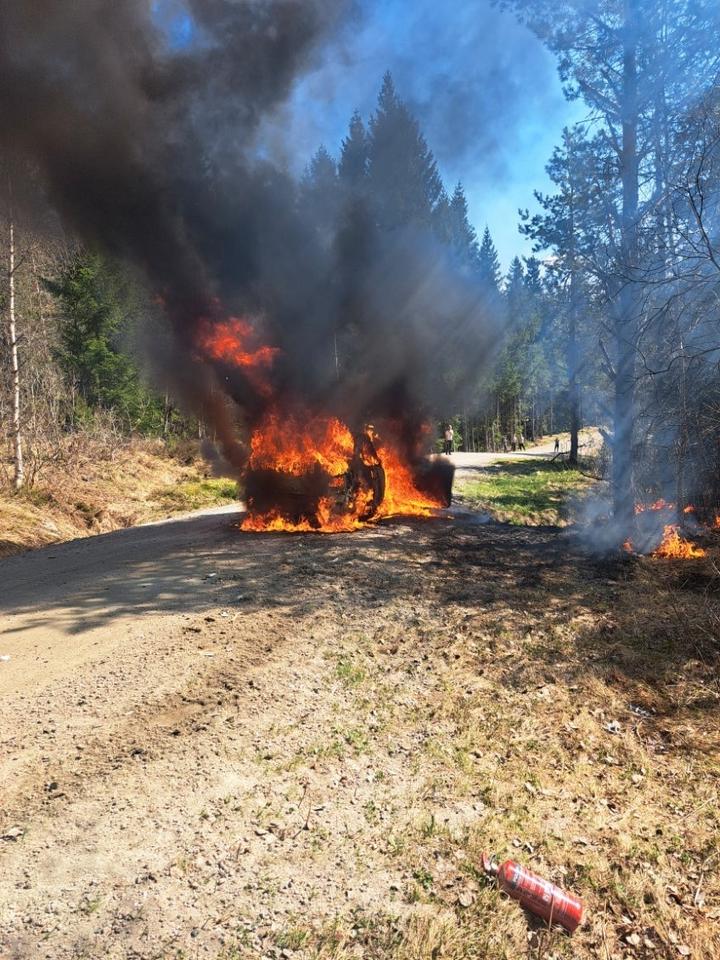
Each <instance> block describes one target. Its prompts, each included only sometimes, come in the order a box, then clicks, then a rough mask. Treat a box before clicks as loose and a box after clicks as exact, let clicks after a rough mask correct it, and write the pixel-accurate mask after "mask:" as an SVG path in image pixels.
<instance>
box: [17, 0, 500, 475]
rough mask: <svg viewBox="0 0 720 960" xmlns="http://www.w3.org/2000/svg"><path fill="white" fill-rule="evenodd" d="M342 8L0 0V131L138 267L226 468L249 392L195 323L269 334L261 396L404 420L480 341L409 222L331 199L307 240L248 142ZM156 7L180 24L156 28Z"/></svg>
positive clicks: (445, 270) (98, 237) (164, 364)
mask: <svg viewBox="0 0 720 960" xmlns="http://www.w3.org/2000/svg"><path fill="white" fill-rule="evenodd" d="M354 15H355V12H354V10H353V8H352V6H351V4H350V3H349V2H338V0H302V2H298V0H248V2H238V0H185V3H184V4H183V3H180V2H179V0H177V2H173V0H166V2H162V3H155V4H151V3H149V2H148V0H124V2H122V3H117V2H116V0H85V2H83V3H82V4H58V3H57V2H56V0H33V2H32V3H12V2H3V3H2V4H0V90H1V91H2V94H1V100H2V106H3V110H2V116H3V122H2V128H1V129H0V138H1V143H0V148H1V149H2V150H3V151H4V153H5V154H6V155H8V156H11V157H19V158H22V159H25V160H29V161H30V162H31V163H32V165H33V167H34V168H36V169H37V170H38V171H39V175H40V177H41V178H42V181H43V182H44V186H45V189H46V191H47V195H48V197H49V198H50V201H51V203H52V204H53V206H54V207H55V208H56V209H57V211H58V212H59V214H60V215H61V217H62V218H63V220H64V222H65V223H66V224H67V225H68V227H69V228H70V229H71V230H72V231H73V232H75V233H76V234H77V235H78V236H80V237H81V238H82V240H83V241H84V242H86V243H88V244H91V245H94V246H96V247H99V248H101V249H104V250H106V251H107V252H108V253H110V254H111V255H113V256H116V257H120V258H122V259H123V260H125V261H127V262H129V263H131V264H133V265H134V266H136V267H139V268H140V269H141V270H142V272H143V274H144V275H145V277H146V278H147V281H148V286H149V289H150V290H151V291H152V292H153V293H154V294H155V295H157V296H158V297H160V298H161V299H162V302H163V304H164V307H165V310H166V312H167V315H168V317H169V319H170V322H171V327H172V331H173V337H172V345H171V347H170V348H169V350H168V348H167V344H166V342H165V341H163V344H164V346H163V351H164V353H163V355H162V356H161V355H160V351H156V354H157V355H156V356H155V357H154V360H155V363H156V365H157V367H158V369H159V371H160V372H161V374H162V377H163V380H164V382H166V383H167V382H170V383H171V384H172V388H173V390H174V391H175V392H176V393H177V394H179V395H180V396H181V397H182V398H183V400H184V402H185V403H186V405H187V406H188V407H189V408H190V409H192V410H193V411H195V412H196V413H200V414H202V416H203V417H204V418H205V419H208V420H210V421H211V422H212V424H213V427H214V430H215V432H216V434H217V435H218V437H219V438H220V440H221V445H222V452H223V456H224V458H225V460H226V461H228V462H230V463H231V464H232V465H233V468H234V469H235V470H239V469H242V465H243V463H244V460H245V456H246V454H245V450H244V447H243V446H242V444H240V443H239V442H238V439H237V437H238V420H239V419H244V420H245V424H246V425H248V424H252V423H253V422H254V421H255V420H256V419H257V418H258V417H259V416H260V415H261V414H262V412H263V407H264V405H265V403H266V393H265V392H264V391H263V390H258V385H257V382H256V381H255V380H253V378H249V377H248V376H247V373H246V371H243V370H242V369H238V368H237V367H236V366H233V365H231V364H228V363H227V362H226V360H225V359H223V358H222V357H211V358H208V357H207V356H201V354H200V352H199V351H198V346H197V344H198V332H199V331H200V330H201V329H202V328H203V325H207V324H211V325H212V324H217V323H220V322H223V321H224V320H225V319H226V318H227V317H229V316H238V317H252V318H253V323H254V324H255V326H256V327H257V328H258V331H257V332H258V337H260V336H261V337H262V339H263V341H264V342H266V343H270V344H272V345H273V346H274V347H276V348H277V349H278V353H277V361H276V362H275V363H273V365H272V370H271V371H270V372H269V373H268V376H271V378H272V391H273V396H279V397H286V398H288V402H289V403H290V402H291V403H295V404H300V405H303V404H308V405H311V406H312V408H313V409H316V410H320V411H323V410H327V411H332V412H333V413H336V414H338V415H341V416H344V417H346V418H347V420H348V422H350V423H353V422H357V421H358V420H359V419H361V418H363V417H379V416H388V417H393V416H395V417H402V418H403V419H404V420H405V422H406V424H407V425H408V427H410V428H411V432H415V428H416V427H417V424H418V423H419V422H420V420H421V419H422V418H423V417H424V416H426V415H427V412H428V410H429V409H430V400H431V399H433V400H435V401H436V402H442V401H443V400H444V399H445V396H446V394H447V390H448V380H447V376H441V375H440V374H441V370H445V371H447V369H448V368H449V367H452V365H453V363H457V365H458V369H460V368H462V369H468V368H469V367H472V366H476V365H477V364H479V363H480V362H481V361H482V358H483V356H484V354H486V353H487V351H488V350H489V349H490V343H491V340H492V336H491V331H490V329H489V328H488V326H487V324H486V323H485V322H484V321H483V320H482V318H481V316H480V299H479V294H478V292H477V290H476V289H475V288H474V286H473V284H472V283H471V282H470V281H469V280H467V279H463V278H462V276H461V275H460V273H459V272H458V271H457V270H456V269H455V265H454V264H453V263H452V262H451V260H452V258H451V256H450V254H449V253H447V251H445V252H444V251H442V250H441V249H440V247H439V245H438V244H437V243H436V242H435V241H434V240H433V239H432V236H431V234H430V231H429V230H428V231H427V232H426V233H423V231H417V230H416V231H413V233H412V234H410V233H407V232H402V231H397V232H396V233H395V234H394V235H392V236H388V237H384V238H380V237H379V236H378V235H376V233H375V232H374V230H373V227H372V224H370V223H368V221H367V217H366V216H364V215H363V213H362V211H360V212H358V211H357V210H356V209H354V208H353V207H352V206H351V205H350V204H348V205H347V207H345V208H343V209H341V210H340V211H339V212H338V215H337V222H336V223H335V225H334V231H333V236H332V238H331V239H330V242H324V243H323V242H320V241H319V239H318V237H317V235H316V234H315V233H314V232H313V231H312V230H311V229H310V228H309V227H308V225H307V224H306V223H305V222H304V221H303V218H302V216H301V215H300V213H299V212H298V205H297V204H296V203H295V189H296V185H295V184H294V182H293V180H292V179H291V177H290V176H289V175H288V174H286V173H284V172H283V171H282V170H279V169H277V168H276V167H275V166H273V164H272V163H271V162H269V161H268V160H267V159H263V158H262V157H261V156H259V155H258V151H257V150H256V148H255V146H254V145H255V144H256V139H255V136H254V134H255V132H256V131H257V129H258V127H259V125H260V124H261V123H262V121H263V120H264V119H266V118H268V117H269V116H271V115H272V114H273V111H276V110H278V109H279V108H280V107H281V105H282V104H283V103H284V102H286V100H287V98H288V96H289V95H290V93H291V91H292V90H293V85H294V84H295V83H296V81H297V80H298V78H299V77H301V76H302V75H303V74H304V73H305V72H306V71H308V70H309V69H311V68H312V67H313V64H314V63H315V62H316V59H317V58H318V57H319V56H320V55H321V52H322V51H323V50H324V49H325V50H326V49H327V44H328V43H329V41H330V40H331V39H332V37H333V36H334V34H335V33H336V31H337V30H338V29H340V28H341V26H342V27H343V28H345V27H346V25H347V20H348V17H351V16H354ZM174 16H175V17H180V18H182V19H181V21H180V22H181V23H183V24H185V25H186V26H187V30H183V31H180V33H179V34H178V33H177V32H174V31H173V30H172V29H170V30H169V29H168V28H167V24H168V22H172V18H173V17H174ZM149 339H152V337H150V338H149ZM346 347H347V348H348V351H350V347H351V348H352V350H351V351H350V352H351V353H352V356H353V358H354V360H353V364H352V366H351V367H348V368H347V369H345V368H343V366H342V362H341V359H340V360H339V359H338V356H339V353H338V351H340V356H341V357H342V352H343V349H344V348H346ZM441 358H442V360H443V363H442V364H441V363H440V359H441Z"/></svg>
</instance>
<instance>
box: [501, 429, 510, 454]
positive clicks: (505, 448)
mask: <svg viewBox="0 0 720 960" xmlns="http://www.w3.org/2000/svg"><path fill="white" fill-rule="evenodd" d="M502 447H503V453H507V452H508V450H509V449H510V448H509V447H508V441H507V437H506V436H505V435H504V434H503V438H502Z"/></svg>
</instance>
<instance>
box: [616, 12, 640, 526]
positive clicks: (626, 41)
mask: <svg viewBox="0 0 720 960" xmlns="http://www.w3.org/2000/svg"><path fill="white" fill-rule="evenodd" d="M637 5H638V0H624V14H625V24H624V31H623V34H624V35H623V81H622V84H623V89H622V153H621V158H620V168H621V175H622V191H623V204H622V264H621V270H620V272H621V283H622V286H621V289H620V291H619V295H618V312H617V315H616V318H615V345H616V351H617V369H616V375H615V398H614V401H615V402H614V417H613V419H614V428H615V430H614V441H613V476H612V493H613V512H614V515H615V518H616V520H617V521H618V524H619V528H620V533H621V534H624V535H628V532H629V531H631V530H632V526H633V520H634V502H633V501H634V495H633V428H634V424H635V354H636V336H637V333H636V331H637V328H638V322H637V321H638V312H639V309H638V307H639V298H638V289H637V275H636V274H637V256H638V229H637V215H638V152H637V127H638V67H637V37H638V31H639V22H638V7H637Z"/></svg>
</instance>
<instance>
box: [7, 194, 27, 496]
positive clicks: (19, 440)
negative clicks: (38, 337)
mask: <svg viewBox="0 0 720 960" xmlns="http://www.w3.org/2000/svg"><path fill="white" fill-rule="evenodd" d="M8 290H9V297H8V333H9V340H10V363H11V370H12V438H13V459H14V486H15V489H16V490H20V489H21V488H22V487H23V485H24V483H25V465H24V462H23V437H22V421H21V417H20V362H19V357H18V336H17V323H16V317H15V223H14V222H13V215H12V210H11V211H10V249H9V257H8Z"/></svg>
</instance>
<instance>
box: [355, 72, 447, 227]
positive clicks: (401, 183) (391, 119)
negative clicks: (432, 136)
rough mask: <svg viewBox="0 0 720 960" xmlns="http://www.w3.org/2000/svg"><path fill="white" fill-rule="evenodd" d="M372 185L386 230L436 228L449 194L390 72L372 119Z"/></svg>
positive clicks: (375, 203)
mask: <svg viewBox="0 0 720 960" xmlns="http://www.w3.org/2000/svg"><path fill="white" fill-rule="evenodd" d="M368 186H369V190H370V197H371V199H372V203H373V205H374V211H375V218H376V220H377V222H378V224H379V225H380V226H381V227H383V228H385V229H393V228H395V227H401V226H406V225H408V224H411V223H419V224H426V225H428V226H429V225H431V222H432V212H433V209H434V208H435V205H436V204H437V202H438V201H439V199H440V197H441V194H442V189H443V186H442V180H441V179H440V175H439V173H438V170H437V165H436V163H435V159H434V157H433V155H432V153H431V151H430V149H429V148H428V145H427V143H426V141H425V138H424V137H423V135H422V133H421V132H420V128H419V126H418V122H417V120H416V119H415V118H414V117H413V116H412V114H411V113H410V111H409V110H408V109H407V107H406V106H405V104H404V103H403V102H402V101H401V100H400V99H399V98H398V96H397V94H396V92H395V86H394V84H393V81H392V77H391V76H390V74H389V73H386V74H385V77H384V79H383V84H382V88H381V90H380V95H379V97H378V106H377V110H376V112H375V114H374V115H373V117H372V118H371V120H370V142H369V153H368Z"/></svg>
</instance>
